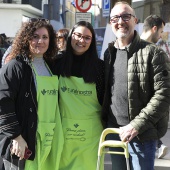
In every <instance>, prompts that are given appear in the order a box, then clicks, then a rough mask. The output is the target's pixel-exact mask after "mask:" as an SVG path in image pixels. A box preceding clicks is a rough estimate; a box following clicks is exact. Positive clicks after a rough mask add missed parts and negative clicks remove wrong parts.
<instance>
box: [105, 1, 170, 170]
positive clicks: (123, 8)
mask: <svg viewBox="0 0 170 170" xmlns="http://www.w3.org/2000/svg"><path fill="white" fill-rule="evenodd" d="M137 21H138V20H137V18H136V16H135V11H134V9H133V8H132V7H131V6H130V5H129V4H128V3H127V2H124V1H120V2H117V3H115V5H114V7H113V8H112V10H111V13H110V24H111V27H112V31H113V33H114V34H115V36H116V40H115V41H114V42H111V43H109V45H108V48H107V49H106V51H105V52H104V62H105V96H104V103H103V121H105V122H106V127H109V128H119V129H120V133H119V134H118V135H117V134H110V135H109V136H108V138H107V139H109V140H121V141H124V142H127V143H128V149H129V154H130V159H129V162H130V169H131V170H154V160H155V152H156V144H157V140H158V139H160V138H161V137H162V136H164V135H165V133H166V131H167V127H168V118H169V105H170V60H169V58H168V56H167V55H166V53H165V52H164V51H163V50H162V49H161V48H159V47H157V46H156V45H154V44H151V43H149V42H146V41H144V40H142V39H140V37H139V35H138V33H137V31H135V25H136V24H137ZM109 149H110V150H113V151H120V150H122V148H109ZM111 161H112V170H125V169H127V167H126V159H125V157H124V155H115V154H111Z"/></svg>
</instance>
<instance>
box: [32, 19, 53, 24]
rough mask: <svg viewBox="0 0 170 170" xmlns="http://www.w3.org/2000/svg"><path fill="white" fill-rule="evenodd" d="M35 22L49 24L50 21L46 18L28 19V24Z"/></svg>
mask: <svg viewBox="0 0 170 170" xmlns="http://www.w3.org/2000/svg"><path fill="white" fill-rule="evenodd" d="M37 21H42V22H46V23H47V24H49V23H50V21H49V20H48V19H46V18H29V22H37Z"/></svg>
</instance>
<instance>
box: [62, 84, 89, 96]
mask: <svg viewBox="0 0 170 170" xmlns="http://www.w3.org/2000/svg"><path fill="white" fill-rule="evenodd" d="M61 90H62V91H63V92H66V91H67V92H68V93H70V94H74V95H79V96H91V95H92V91H88V90H84V91H81V90H77V89H71V88H67V87H66V86H63V87H61Z"/></svg>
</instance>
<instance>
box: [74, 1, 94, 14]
mask: <svg viewBox="0 0 170 170" xmlns="http://www.w3.org/2000/svg"><path fill="white" fill-rule="evenodd" d="M91 5H92V2H91V0H76V8H77V9H78V10H79V11H81V12H87V11H88V10H89V9H90V8H91Z"/></svg>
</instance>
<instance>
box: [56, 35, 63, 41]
mask: <svg viewBox="0 0 170 170" xmlns="http://www.w3.org/2000/svg"><path fill="white" fill-rule="evenodd" d="M56 38H57V40H61V39H63V38H64V37H63V36H58V37H56Z"/></svg>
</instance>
